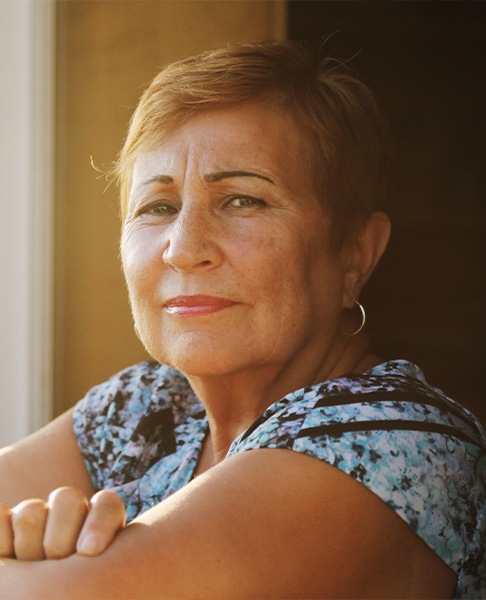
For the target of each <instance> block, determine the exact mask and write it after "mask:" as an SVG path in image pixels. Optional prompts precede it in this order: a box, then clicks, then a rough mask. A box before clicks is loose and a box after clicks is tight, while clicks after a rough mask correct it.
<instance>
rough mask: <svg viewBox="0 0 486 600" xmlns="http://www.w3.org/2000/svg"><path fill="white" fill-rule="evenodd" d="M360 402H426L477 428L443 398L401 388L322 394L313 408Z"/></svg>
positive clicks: (475, 428) (474, 428)
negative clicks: (384, 390) (382, 390)
mask: <svg viewBox="0 0 486 600" xmlns="http://www.w3.org/2000/svg"><path fill="white" fill-rule="evenodd" d="M360 402H364V403H372V402H411V403H414V404H422V405H424V404H427V405H429V406H435V407H436V408H440V409H441V410H443V411H445V412H449V413H451V414H453V415H454V416H456V417H457V418H459V419H461V421H463V422H465V423H466V425H468V426H469V427H470V428H471V429H473V430H474V431H476V430H477V425H476V423H474V422H473V421H471V420H470V419H468V417H467V415H465V414H463V413H462V412H461V411H460V410H459V409H457V408H455V407H454V406H451V405H450V404H448V403H447V402H446V401H445V400H442V399H441V398H438V397H437V396H428V395H427V394H420V393H417V392H407V391H402V390H391V391H389V392H359V393H358V394H343V395H342V396H339V395H336V396H324V397H322V398H321V399H320V400H318V401H317V402H316V403H315V404H314V407H315V408H320V407H325V406H344V405H346V404H359V403H360Z"/></svg>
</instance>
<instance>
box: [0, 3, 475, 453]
mask: <svg viewBox="0 0 486 600" xmlns="http://www.w3.org/2000/svg"><path fill="white" fill-rule="evenodd" d="M331 34H332V35H331ZM329 36H331V37H330V38H329ZM284 38H291V39H301V40H306V41H307V42H308V43H309V44H310V45H317V46H319V45H321V44H322V41H323V39H325V38H329V39H328V41H327V42H326V44H325V48H326V49H327V50H326V51H327V52H329V53H330V54H332V55H334V56H337V57H339V58H343V59H351V58H352V61H351V67H350V68H351V70H352V72H354V73H355V74H356V75H357V76H358V77H360V78H361V79H363V80H364V81H365V82H367V83H369V84H370V85H371V87H372V88H373V89H375V90H376V91H377V93H378V96H379V99H380V101H381V104H382V106H383V108H384V111H385V113H386V114H387V115H388V117H389V120H390V125H391V128H392V131H393V134H394V137H395V140H396V145H397V157H398V166H399V170H398V174H397V177H396V181H395V186H394V188H395V191H396V194H394V197H393V199H392V203H391V207H390V212H391V214H392V218H393V221H394V233H393V237H392V241H391V247H390V250H389V252H388V254H387V256H386V258H385V260H384V261H383V262H382V264H381V265H380V267H379V270H378V273H377V274H376V277H375V278H374V280H373V281H372V282H371V283H370V284H369V286H368V288H367V289H366V290H365V293H364V294H363V303H364V304H365V306H366V308H367V311H368V313H369V315H370V321H371V323H372V328H373V335H374V342H375V345H376V348H377V350H378V351H379V352H381V353H382V355H383V356H384V357H387V358H393V357H395V358H402V357H403V358H410V359H411V360H414V361H416V362H418V363H419V364H420V365H421V366H422V367H423V368H424V370H425V372H426V374H427V376H428V379H429V380H430V382H431V383H433V384H435V385H437V386H439V387H442V388H443V389H444V390H445V391H446V392H448V393H449V394H450V395H452V396H454V397H456V398H457V399H458V400H460V401H462V402H463V403H464V404H465V405H466V406H469V407H470V408H472V409H473V410H474V411H475V412H476V413H477V414H478V416H480V418H481V419H482V420H483V422H486V408H485V407H484V403H483V392H484V383H485V380H484V374H485V368H484V358H485V337H486V327H485V318H484V308H485V306H486V303H485V301H486V290H485V288H486V284H485V278H484V268H483V264H484V250H485V239H486V236H485V231H486V197H485V193H486V190H485V187H486V186H485V183H486V181H485V179H486V178H485V175H484V171H485V164H484V158H485V152H484V139H485V135H484V134H485V127H486V126H485V119H484V116H483V113H484V107H485V106H486V85H485V75H484V66H483V62H484V61H485V59H486V41H485V40H486V4H485V3H482V2H468V1H465V2H454V1H452V2H435V1H428V2H413V1H412V2H366V1H365V2H354V1H347V2H335V1H325V2H319V1H312V2H307V1H305V0H300V1H292V0H288V1H285V0H262V1H239V0H231V1H219V0H203V1H190V0H187V1H178V0H174V1H171V0H166V1H158V0H123V1H117V0H110V1H104V0H69V1H58V2H54V1H45V0H38V1H29V0H25V1H24V0H19V1H11V2H10V1H7V2H1V1H0V76H1V77H2V81H3V86H2V87H3V89H4V91H3V92H2V94H1V95H0V127H1V130H2V135H1V136H0V137H1V139H0V185H1V186H2V190H3V194H2V196H1V197H0V207H1V212H0V252H1V255H0V280H1V282H2V283H1V285H2V292H1V294H0V380H1V381H2V382H5V385H3V386H2V388H1V389H3V390H4V391H3V393H2V395H1V396H0V445H2V444H5V443H9V442H10V441H13V440H14V439H17V438H18V437H21V436H22V435H25V433H27V432H28V431H30V430H31V429H32V428H35V427H38V426H39V425H41V424H42V423H43V422H45V421H46V420H47V419H49V418H52V416H55V415H57V414H59V413H60V412H62V411H63V410H65V409H66V408H67V407H69V406H71V405H72V404H74V403H75V402H76V401H77V400H78V399H79V398H81V397H82V396H83V395H84V394H85V393H86V391H87V390H88V389H89V388H90V387H91V386H93V385H95V384H96V383H98V382H100V381H102V380H104V379H106V378H107V377H109V376H110V375H111V374H113V373H114V372H116V371H118V370H120V369H122V368H124V367H126V366H128V365H129V364H132V363H135V362H138V361H140V360H144V359H145V358H147V356H146V354H145V352H144V350H143V348H142V347H141V344H140V342H139V341H138V339H137V338H136V336H135V334H134V331H133V325H132V321H131V316H130V311H129V306H128V301H127V298H126V292H125V287H124V282H123V277H122V273H121V269H120V262H119V256H118V236H119V230H120V223H119V220H118V206H117V204H118V198H117V189H116V187H115V186H114V185H111V186H109V185H108V182H107V181H106V179H105V178H104V176H103V171H104V170H106V169H108V168H109V167H110V166H111V164H112V162H113V160H114V159H115V157H116V155H117V153H118V151H119V149H120V147H121V145H122V143H123V139H124V136H125V133H126V128H127V124H128V120H129V118H130V115H131V113H132V111H133V108H134V106H135V105H136V103H137V99H138V97H139V96H140V94H141V92H142V91H143V89H144V87H145V86H146V85H147V84H148V83H149V81H150V80H151V79H152V77H153V76H154V75H155V74H156V72H157V71H158V69H159V68H160V67H161V66H163V65H165V64H167V63H169V62H172V61H173V60H176V59H179V58H183V57H185V56H188V55H191V54H194V53H197V52H200V51H203V50H206V49H210V48H214V47H218V46H221V45H224V44H227V43H231V42H243V41H251V40H261V39H284ZM19 57H20V58H22V57H23V58H22V60H20V59H19ZM92 163H93V164H94V165H95V167H97V169H98V171H97V170H95V169H94V168H93V166H92Z"/></svg>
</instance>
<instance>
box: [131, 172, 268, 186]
mask: <svg viewBox="0 0 486 600" xmlns="http://www.w3.org/2000/svg"><path fill="white" fill-rule="evenodd" d="M231 177H257V178H258V179H263V180H264V181H269V182H270V183H272V184H274V182H273V181H272V180H271V179H270V177H266V176H265V175H260V174H258V173H253V172H252V171H218V172H217V173H209V174H208V175H204V179H205V181H207V182H208V183H217V182H218V181H222V180H223V179H230V178H231ZM151 183H166V184H170V183H174V178H173V177H171V176H170V175H154V176H153V177H150V179H146V180H145V181H144V182H143V183H142V186H146V185H150V184H151Z"/></svg>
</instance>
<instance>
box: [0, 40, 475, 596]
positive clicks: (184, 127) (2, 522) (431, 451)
mask: <svg viewBox="0 0 486 600" xmlns="http://www.w3.org/2000/svg"><path fill="white" fill-rule="evenodd" d="M385 137H386V136H385V128H384V125H383V123H382V120H381V117H380V115H379V112H378V110H377V107H376V104H375V101H374V99H373V96H372V95H371V93H370V92H369V90H368V89H367V88H366V87H365V86H363V85H362V84H361V83H359V82H357V81H356V80H354V79H353V78H351V77H349V76H348V75H346V74H342V73H340V72H339V71H338V70H337V69H336V65H335V64H333V63H324V64H320V63H318V62H316V61H314V60H313V59H312V57H310V56H309V55H308V53H307V52H306V51H305V50H303V49H302V48H300V47H299V46H297V45H295V44H286V43H274V44H256V45H246V46H240V47H235V48H232V49H225V50H220V51H216V52H213V53H208V54H205V55H202V56H199V57H196V58H191V59H187V60H185V61H182V62H179V63H176V64H174V65H171V66H169V67H168V68H167V69H165V70H163V71H162V72H161V73H160V74H159V75H158V76H157V77H156V78H155V80H154V82H153V83H152V84H151V86H150V87H149V88H148V90H147V91H146V92H145V94H144V95H143V97H142V99H141V102H140V104H139V106H138V108H137V110H136V111H135V114H134V116H133V119H132V123H131V127H130V131H129V134H128V138H127V141H126V143H125V146H124V148H123V150H122V153H121V155H120V158H119V161H118V165H117V175H118V176H119V179H120V183H121V198H122V218H123V228H122V238H121V255H122V262H123V268H124V272H125V276H126V280H127V286H128V291H129V296H130V302H131V305H132V310H133V315H134V319H135V327H136V330H137V332H138V335H139V336H140V338H141V340H142V341H143V343H144V345H145V346H146V348H147V350H148V351H149V352H150V353H151V355H152V356H153V357H154V358H155V359H156V361H157V362H153V363H144V364H141V365H136V366H134V367H131V368H129V369H127V370H125V371H123V372H122V373H119V374H117V375H115V376H114V377H113V378H111V379H110V380H109V381H107V382H105V383H103V384H101V385H99V386H97V387H96V388H94V389H93V390H91V391H90V392H89V393H88V395H87V396H86V398H85V399H84V400H82V401H81V402H80V403H79V404H78V405H77V406H76V408H75V409H74V412H73V411H70V412H68V413H67V414H66V415H63V416H61V417H60V418H59V419H58V420H56V421H54V422H53V423H52V424H50V425H49V426H47V427H46V428H45V429H44V430H43V431H41V432H39V433H37V434H34V435H33V436H31V437H30V438H28V439H27V440H25V441H24V442H22V443H20V444H18V445H17V446H14V447H13V448H11V449H7V450H6V451H4V453H3V454H2V456H1V457H0V477H1V481H2V482H8V485H2V492H1V493H2V497H1V498H0V500H2V501H3V502H4V503H5V505H6V506H7V505H8V506H14V505H16V504H17V503H19V502H20V501H21V500H23V499H24V498H40V500H29V501H26V502H23V503H21V504H20V505H17V506H16V507H15V508H14V510H13V512H11V511H10V510H9V509H7V507H6V506H5V507H4V508H3V509H2V518H1V519H0V533H1V535H0V540H2V542H1V543H2V544H3V550H2V554H3V556H6V557H8V558H6V559H4V560H3V561H2V576H1V577H0V592H1V594H0V596H1V597H8V598H10V597H12V595H14V596H15V597H25V598H35V597H39V598H44V597H49V598H86V597H90V598H91V597H93V598H105V597H116V598H122V597H126V598H186V597H189V598H192V597H203V598H244V597H247V598H294V597H295V598H311V597H314V598H338V597H340V598H349V597H353V598H358V597H359V598H370V597H373V598H377V597H387V598H392V597H401V598H403V597H410V598H418V597H427V598H431V597H440V598H446V597H450V598H452V597H453V596H455V597H458V598H460V597H480V596H481V594H484V593H486V587H485V574H484V542H483V539H484V528H485V524H484V502H485V501H484V492H485V476H484V447H485V444H486V437H485V434H484V431H483V430H482V429H481V427H480V425H479V424H478V423H477V421H476V420H475V418H474V417H473V415H471V414H470V413H469V412H468V411H466V410H465V409H464V408H462V407H461V406H460V405H458V404H456V403H455V402H453V401H452V400H450V399H448V398H447V397H446V396H445V395H444V394H443V393H442V392H440V391H438V390H436V389H434V388H431V387H430V386H429V385H428V384H427V383H426V381H425V379H424V378H423V375H422V373H421V372H420V370H419V369H418V368H417V367H415V366H414V365H412V364H410V363H408V362H407V361H404V360H391V361H387V362H383V361H382V360H381V359H379V358H378V357H376V356H374V355H373V354H372V353H370V351H369V349H368V343H367V337H366V332H365V330H364V329H363V326H364V322H365V313H364V309H363V308H362V306H361V305H360V304H359V296H360V292H361V289H362V287H363V286H364V284H365V283H366V281H367V280H368V278H369V277H370V275H371V274H372V272H373V269H374V268H375V266H376V264H377V262H378V261H379V259H380V257H381V255H382V253H383V251H384V250H385V247H386V244H387V241H388V237H389V230H390V225H389V220H388V218H387V216H386V215H385V213H383V212H382V208H383V206H384V202H385V200H386V196H387V194H388V192H387V187H386V173H387V170H388V167H387V157H388V153H387V151H386V147H385V145H384V139H385ZM164 365H166V366H164ZM73 424H74V426H73ZM61 449H62V452H60V450H61ZM249 450H252V451H251V452H249ZM61 486H62V487H61ZM60 487H61V489H58V488H60ZM52 490H57V491H56V492H55V493H54V494H53V495H51V496H50V499H49V502H47V503H46V502H44V501H43V500H42V499H44V498H47V496H48V494H49V492H51V491H52ZM98 490H101V492H98V493H97V494H96V495H94V496H93V494H95V492H97V491H98ZM113 492H115V494H114V493H113ZM92 497H93V499H92V502H91V505H90V506H88V502H87V500H86V498H88V499H89V498H92ZM120 499H121V500H122V501H123V503H122V502H121V501H120ZM125 509H126V517H127V521H128V522H129V523H130V524H129V525H128V526H127V527H125V528H123V523H124V518H125V515H124V510H125ZM117 532H118V533H117ZM112 538H114V539H113V540H112ZM110 542H111V543H110ZM14 556H16V559H15V558H13V557H14ZM44 558H47V559H49V560H42V559H44ZM19 559H20V560H19ZM52 559H59V560H52ZM27 560H29V561H30V562H25V561H27Z"/></svg>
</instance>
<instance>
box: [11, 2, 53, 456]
mask: <svg viewBox="0 0 486 600" xmlns="http://www.w3.org/2000/svg"><path fill="white" fill-rule="evenodd" d="M54 67H55V2H54V1H53V0H13V1H7V2H0V76H1V78H2V81H3V82H4V84H3V85H2V94H0V128H1V133H2V135H1V136H0V194H1V195H0V281H1V282H2V283H1V285H2V290H1V292H0V381H1V382H2V384H1V386H0V446H3V445H6V444H9V443H11V442H13V441H15V440H18V439H20V438H22V437H24V436H25V435H27V434H28V433H30V432H31V431H32V430H34V429H37V428H38V427H40V426H42V425H43V424H45V423H46V422H47V421H48V420H49V419H50V418H51V415H52V375H51V373H52V356H53V335H52V330H53V327H52V324H53V323H52V322H53V316H52V308H53V291H52V288H53V267H52V262H53V261H52V258H53V250H52V248H53V204H54V201H53V198H54V190H53V179H54V156H55V154H54V117H55V112H54V98H55V94H54V81H55V77H54V75H55V73H54Z"/></svg>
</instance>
